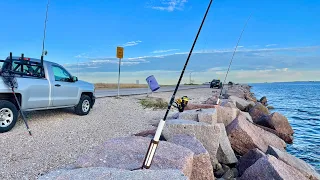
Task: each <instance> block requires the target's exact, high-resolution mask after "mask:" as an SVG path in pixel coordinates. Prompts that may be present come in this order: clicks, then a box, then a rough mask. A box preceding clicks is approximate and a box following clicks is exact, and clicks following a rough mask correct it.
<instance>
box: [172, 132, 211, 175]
mask: <svg viewBox="0 0 320 180" xmlns="http://www.w3.org/2000/svg"><path fill="white" fill-rule="evenodd" d="M168 141H169V142H172V143H175V144H177V145H180V146H183V147H186V148H188V149H190V150H191V151H193V152H194V157H193V169H192V175H191V178H190V180H206V179H214V175H213V168H212V165H211V161H210V155H209V153H208V151H207V150H206V149H205V147H204V146H203V145H202V143H201V142H200V141H199V140H197V139H196V138H195V137H193V136H190V135H183V134H180V135H175V136H173V137H172V138H170V139H168Z"/></svg>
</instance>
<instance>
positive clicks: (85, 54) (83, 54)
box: [75, 53, 88, 58]
mask: <svg viewBox="0 0 320 180" xmlns="http://www.w3.org/2000/svg"><path fill="white" fill-rule="evenodd" d="M75 58H88V54H87V53H81V54H78V55H76V56H75Z"/></svg>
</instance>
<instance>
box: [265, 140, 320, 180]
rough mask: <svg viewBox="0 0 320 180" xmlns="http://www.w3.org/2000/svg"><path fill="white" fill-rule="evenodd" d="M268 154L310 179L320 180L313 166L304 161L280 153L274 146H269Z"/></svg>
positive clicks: (282, 152) (319, 175)
mask: <svg viewBox="0 0 320 180" xmlns="http://www.w3.org/2000/svg"><path fill="white" fill-rule="evenodd" d="M267 154H270V155H273V156H275V157H276V158H278V159H279V160H281V161H283V162H285V163H286V164H288V165H290V166H292V167H294V168H296V169H297V170H298V171H300V172H301V173H302V174H303V175H304V176H305V177H306V178H308V179H311V180H320V174H318V173H317V171H316V170H315V169H314V168H313V167H312V166H311V165H309V164H307V163H306V162H305V161H303V160H302V159H299V158H297V157H295V156H292V155H291V154H289V153H287V152H284V151H280V150H279V149H277V148H275V147H272V146H269V148H268V151H267Z"/></svg>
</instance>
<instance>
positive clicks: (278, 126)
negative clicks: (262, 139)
mask: <svg viewBox="0 0 320 180" xmlns="http://www.w3.org/2000/svg"><path fill="white" fill-rule="evenodd" d="M259 124H260V125H262V126H266V127H269V128H271V129H274V130H276V131H277V132H279V133H281V134H287V135H289V136H292V135H293V133H294V132H293V129H292V127H291V126H290V124H289V121H288V119H287V118H286V117H285V116H283V115H281V114H279V113H277V112H275V113H272V114H271V115H269V116H268V118H263V119H262V121H260V122H259Z"/></svg>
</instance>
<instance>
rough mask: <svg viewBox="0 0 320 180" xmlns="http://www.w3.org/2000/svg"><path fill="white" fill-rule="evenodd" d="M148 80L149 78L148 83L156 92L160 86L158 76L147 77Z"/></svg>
mask: <svg viewBox="0 0 320 180" xmlns="http://www.w3.org/2000/svg"><path fill="white" fill-rule="evenodd" d="M146 80H147V83H148V85H149V87H150V89H151V91H152V92H154V91H156V90H158V89H159V88H160V86H159V84H158V82H157V80H156V78H155V77H154V76H153V75H151V76H149V77H147V79H146Z"/></svg>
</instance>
